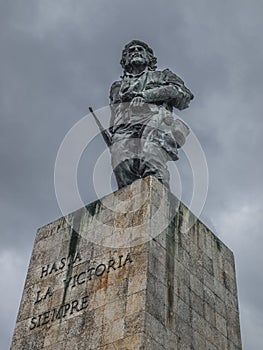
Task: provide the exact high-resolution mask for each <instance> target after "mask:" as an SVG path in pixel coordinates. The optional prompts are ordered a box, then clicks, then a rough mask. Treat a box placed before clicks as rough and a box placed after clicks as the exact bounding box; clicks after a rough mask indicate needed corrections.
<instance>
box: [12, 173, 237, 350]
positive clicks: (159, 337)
mask: <svg viewBox="0 0 263 350" xmlns="http://www.w3.org/2000/svg"><path fill="white" fill-rule="evenodd" d="M113 209H114V210H113ZM72 225H73V229H72ZM189 227H190V228H189ZM101 242H104V246H103V245H101V244H99V243H101ZM105 242H106V243H107V246H105V244H106V243H105ZM138 243H139V244H138ZM11 349H12V350H31V349H32V350H40V349H43V350H52V349H54V350H59V349H61V350H62V349H63V350H65V349H66V350H67V349H70V350H84V349H85V350H86V349H100V350H106V349H107V350H111V349H118V350H119V349H123V350H125V349H136V350H137V349H149V350H155V349H156V350H157V349H158V350H161V349H170V350H177V349H178V350H181V349H185V350H186V349H189V350H205V349H216V350H229V349H234V350H238V349H241V337H240V327H239V312H238V301H237V288H236V279H235V265H234V257H233V253H232V252H231V251H230V250H229V249H228V248H227V247H226V246H225V245H224V244H223V243H222V242H221V241H220V240H219V239H218V238H217V237H216V236H215V235H214V234H213V233H212V232H211V231H210V230H209V229H208V228H207V227H206V226H204V225H203V224H202V223H201V222H200V221H198V220H197V219H196V218H195V217H194V216H193V214H191V213H190V212H189V210H188V209H187V208H186V207H185V206H184V205H183V204H182V203H181V202H179V201H178V200H176V198H174V197H173V196H171V195H170V194H169V193H168V192H167V190H166V189H165V187H164V186H163V185H162V184H161V183H160V182H159V181H158V180H156V179H155V178H153V177H148V178H146V179H144V180H138V181H136V182H134V183H133V184H132V185H131V186H128V187H126V188H123V189H122V190H119V191H117V192H116V193H113V194H110V195H109V196H106V197H105V198H103V199H102V200H101V201H97V202H94V203H92V204H90V205H88V206H87V207H85V208H82V209H80V210H78V211H76V212H74V213H72V214H70V215H68V216H67V217H63V218H61V219H59V220H57V221H55V222H53V223H51V224H49V225H46V226H44V227H43V228H40V229H39V230H38V232H37V236H36V240H35V244H34V249H33V252H32V257H31V261H30V265H29V269H28V274H27V278H26V282H25V288H24V293H23V297H22V301H21V305H20V309H19V313H18V318H17V323H16V328H15V333H14V337H13V342H12V346H11Z"/></svg>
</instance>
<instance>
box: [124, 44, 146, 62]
mask: <svg viewBox="0 0 263 350" xmlns="http://www.w3.org/2000/svg"><path fill="white" fill-rule="evenodd" d="M126 62H127V63H128V64H130V65H147V52H146V50H145V48H144V47H143V46H140V45H132V46H130V47H129V49H128V52H127V56H126Z"/></svg>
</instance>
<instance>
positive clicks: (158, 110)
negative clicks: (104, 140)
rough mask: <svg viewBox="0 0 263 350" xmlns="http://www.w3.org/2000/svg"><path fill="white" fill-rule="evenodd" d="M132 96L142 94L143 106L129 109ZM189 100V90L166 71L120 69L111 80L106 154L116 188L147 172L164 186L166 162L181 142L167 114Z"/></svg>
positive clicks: (174, 122) (174, 154)
mask: <svg viewBox="0 0 263 350" xmlns="http://www.w3.org/2000/svg"><path fill="white" fill-rule="evenodd" d="M134 97H142V98H143V99H144V101H145V104H144V105H143V106H142V107H140V108H138V107H137V108H133V107H131V106H130V102H131V101H132V100H133V98H134ZM191 99H193V95H192V93H191V91H190V90H189V89H187V88H186V87H185V85H184V82H183V81H182V80H181V79H180V78H179V77H178V76H177V75H176V74H174V73H173V72H171V71H170V70H169V69H165V70H163V71H154V70H149V69H146V70H145V71H143V72H142V73H141V74H138V75H133V74H129V73H125V74H124V76H123V78H122V80H120V81H116V82H115V83H113V84H112V86H111V89H110V106H111V111H112V116H111V122H110V132H111V134H112V141H113V145H112V147H111V154H112V166H113V169H114V173H115V175H116V179H117V183H118V186H119V188H121V187H123V186H126V185H128V184H130V183H132V182H133V181H134V180H136V179H138V178H142V177H146V176H148V175H153V176H155V177H157V178H158V179H159V180H160V181H161V182H163V183H164V184H165V185H167V186H169V185H168V183H169V173H168V170H167V162H168V161H169V160H177V159H178V156H177V148H178V146H181V145H182V144H180V140H178V135H179V134H178V132H177V134H176V130H177V131H178V127H176V120H175V119H174V118H173V117H172V114H171V113H172V110H173V107H175V108H178V109H180V110H182V109H184V108H187V107H188V105H189V103H190V101H191ZM177 124H178V122H177ZM177 126H178V125H177ZM176 128H177V129H176ZM182 142H183V141H181V143H182Z"/></svg>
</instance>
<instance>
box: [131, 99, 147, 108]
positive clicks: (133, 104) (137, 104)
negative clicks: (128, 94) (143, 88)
mask: <svg viewBox="0 0 263 350" xmlns="http://www.w3.org/2000/svg"><path fill="white" fill-rule="evenodd" d="M144 104H145V99H144V98H143V97H142V96H136V97H134V98H133V99H132V100H131V103H130V106H131V108H132V109H137V108H141V107H142V106H143V105H144Z"/></svg>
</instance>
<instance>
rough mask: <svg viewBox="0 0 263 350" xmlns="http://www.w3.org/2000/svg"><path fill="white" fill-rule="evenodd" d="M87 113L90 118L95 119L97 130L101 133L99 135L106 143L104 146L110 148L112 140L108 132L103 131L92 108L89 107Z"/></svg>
mask: <svg viewBox="0 0 263 350" xmlns="http://www.w3.org/2000/svg"><path fill="white" fill-rule="evenodd" d="M89 111H90V113H91V114H92V116H93V117H94V119H95V122H96V123H97V125H98V127H99V129H100V132H101V135H102V137H103V139H104V141H105V143H106V145H107V146H108V147H110V146H111V145H112V138H111V136H110V134H109V132H108V130H105V129H104V127H103V126H102V124H101V122H100V121H99V119H98V117H97V116H96V114H95V113H94V111H93V109H92V107H89Z"/></svg>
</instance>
